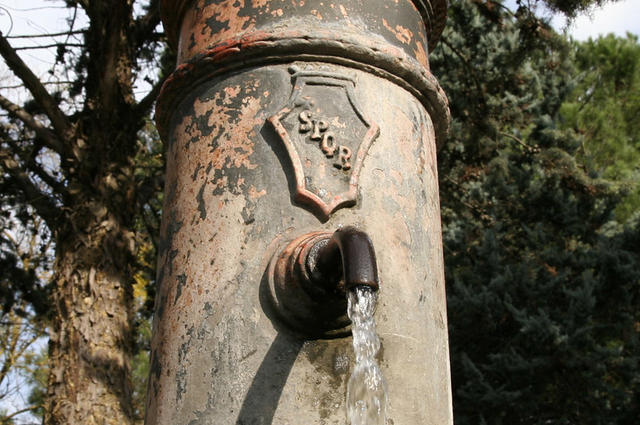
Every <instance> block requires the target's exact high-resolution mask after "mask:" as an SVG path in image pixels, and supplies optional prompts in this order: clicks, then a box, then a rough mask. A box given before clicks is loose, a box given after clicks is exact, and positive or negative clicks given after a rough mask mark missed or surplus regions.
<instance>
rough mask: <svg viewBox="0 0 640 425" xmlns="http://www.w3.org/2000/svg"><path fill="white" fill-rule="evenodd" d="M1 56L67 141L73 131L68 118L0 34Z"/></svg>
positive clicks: (57, 131)
mask: <svg viewBox="0 0 640 425" xmlns="http://www.w3.org/2000/svg"><path fill="white" fill-rule="evenodd" d="M0 55H2V57H3V58H4V60H5V62H6V63H7V66H8V67H9V68H10V69H11V71H13V73H14V74H15V75H16V76H17V77H18V78H19V79H20V80H22V82H23V83H24V85H25V87H26V88H27V89H28V90H29V92H31V95H32V96H33V98H34V99H35V101H36V102H37V103H38V105H40V106H41V107H42V109H43V110H44V112H45V114H46V115H47V116H48V117H49V119H50V120H51V124H52V125H53V128H54V130H55V131H56V133H57V134H58V137H60V138H61V139H63V140H64V139H65V138H66V137H67V135H68V133H69V131H70V130H71V124H70V123H69V121H68V119H67V116H66V115H65V114H64V113H63V112H62V111H61V110H60V108H59V107H58V104H57V103H56V101H55V99H54V98H53V97H52V96H51V95H50V94H49V92H48V91H47V89H46V88H45V87H44V85H43V84H42V82H41V81H40V79H39V78H38V77H36V75H35V74H34V73H33V72H32V71H31V69H30V68H29V67H28V66H27V64H25V63H24V61H23V60H22V59H20V57H19V56H18V54H17V53H16V51H15V49H14V48H13V47H11V45H10V44H9V42H7V39H6V38H5V37H4V36H3V35H2V33H0Z"/></svg>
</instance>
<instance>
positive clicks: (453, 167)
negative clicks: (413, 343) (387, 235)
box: [432, 1, 640, 425]
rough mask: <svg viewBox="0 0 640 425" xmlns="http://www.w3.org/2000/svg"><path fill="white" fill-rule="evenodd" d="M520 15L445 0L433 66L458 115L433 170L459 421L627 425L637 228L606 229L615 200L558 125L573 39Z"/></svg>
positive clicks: (637, 301)
mask: <svg viewBox="0 0 640 425" xmlns="http://www.w3.org/2000/svg"><path fill="white" fill-rule="evenodd" d="M521 13H522V12H521ZM522 17H523V16H522V15H521V14H520V15H519V16H514V15H511V14H510V13H509V12H508V11H506V10H504V9H501V8H494V9H492V10H488V9H487V8H486V4H480V3H476V2H467V1H458V2H455V3H453V4H452V6H451V10H450V15H449V18H450V19H449V22H448V27H447V29H446V30H445V34H444V35H443V37H442V41H443V42H442V44H441V45H440V47H439V48H438V49H436V52H435V54H434V55H433V57H432V65H433V69H434V72H435V73H436V74H437V75H439V78H440V81H441V83H442V84H443V86H444V89H445V91H446V92H447V94H448V95H449V97H450V102H451V105H452V106H451V108H452V115H453V123H452V134H451V137H450V139H449V141H448V142H447V144H446V145H445V147H444V148H443V151H442V152H441V154H440V158H439V168H440V175H441V196H442V216H443V224H444V231H443V232H444V233H443V238H444V249H445V264H446V278H447V286H448V289H447V290H448V311H449V326H450V328H449V332H450V341H451V361H452V374H453V390H454V418H455V422H456V424H459V425H465V424H473V425H476V424H492V425H493V424H577V423H580V424H605V423H606V424H630V423H633V421H634V420H635V419H636V418H637V417H639V416H640V400H639V399H638V394H640V388H639V386H640V381H639V380H638V375H637V370H638V361H640V351H639V350H638V348H639V342H640V334H639V331H640V329H639V327H638V323H640V313H639V312H640V284H639V282H640V268H639V266H640V257H639V255H638V246H640V244H639V243H640V239H639V238H640V222H639V221H640V220H638V219H635V220H630V221H629V222H627V223H626V224H625V225H622V224H619V223H618V222H616V221H615V220H614V217H615V215H614V214H613V211H614V210H615V208H616V207H617V205H619V202H620V196H619V193H618V191H617V190H615V187H614V185H612V183H611V182H609V181H607V180H605V179H603V178H600V177H598V174H597V173H595V172H593V170H590V169H589V168H588V167H587V166H586V165H585V164H583V163H581V162H580V161H579V158H580V155H579V150H580V148H581V140H582V139H581V136H580V134H579V132H577V131H576V130H575V129H569V128H565V127H563V126H561V125H560V119H559V111H560V109H561V106H562V105H563V103H564V102H565V101H566V99H568V96H570V94H571V93H572V92H573V90H574V88H575V87H576V85H577V84H578V81H577V80H576V78H575V77H574V75H575V65H574V57H573V50H572V48H571V45H570V44H569V43H568V42H567V41H566V40H564V39H563V38H561V37H559V36H557V35H556V34H554V33H553V31H552V30H551V29H550V28H548V27H547V26H546V25H545V24H544V23H543V22H540V21H537V20H532V19H530V18H531V17H530V16H529V17H527V16H524V18H527V19H524V20H523V19H522Z"/></svg>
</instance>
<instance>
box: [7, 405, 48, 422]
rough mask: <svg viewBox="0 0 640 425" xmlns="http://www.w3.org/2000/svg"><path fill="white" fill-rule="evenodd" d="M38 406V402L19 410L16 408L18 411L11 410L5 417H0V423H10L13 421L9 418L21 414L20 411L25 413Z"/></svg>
mask: <svg viewBox="0 0 640 425" xmlns="http://www.w3.org/2000/svg"><path fill="white" fill-rule="evenodd" d="M39 407H40V405H39V404H33V405H31V406H29V407H25V408H24V409H20V410H18V411H15V412H13V413H12V414H10V415H8V416H5V417H3V418H0V423H1V424H5V423H6V424H10V423H13V422H12V421H11V419H12V418H14V417H16V416H18V415H20V414H22V413H27V412H30V411H32V410H36V409H37V408H39Z"/></svg>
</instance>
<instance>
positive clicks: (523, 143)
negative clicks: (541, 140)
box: [500, 131, 540, 153]
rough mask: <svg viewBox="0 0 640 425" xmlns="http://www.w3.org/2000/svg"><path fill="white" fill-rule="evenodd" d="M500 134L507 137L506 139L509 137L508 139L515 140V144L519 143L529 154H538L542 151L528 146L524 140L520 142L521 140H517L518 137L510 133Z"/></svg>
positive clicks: (502, 132)
mask: <svg viewBox="0 0 640 425" xmlns="http://www.w3.org/2000/svg"><path fill="white" fill-rule="evenodd" d="M500 134H501V135H502V136H505V137H507V138H509V139H511V140H513V141H514V142H516V143H518V144H519V145H520V146H522V147H523V148H525V149H526V151H527V152H528V153H536V152H539V151H540V149H538V148H536V147H533V146H529V145H527V144H526V143H525V142H523V141H522V140H520V139H519V138H517V137H516V136H514V135H513V134H509V133H506V132H504V131H501V132H500Z"/></svg>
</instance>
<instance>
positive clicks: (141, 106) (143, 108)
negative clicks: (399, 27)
mask: <svg viewBox="0 0 640 425" xmlns="http://www.w3.org/2000/svg"><path fill="white" fill-rule="evenodd" d="M165 80H166V77H163V78H161V79H160V80H158V81H156V83H155V84H154V85H153V87H151V90H150V91H149V93H147V95H146V96H145V97H143V98H142V99H141V100H140V102H138V104H137V105H135V106H134V111H133V113H134V116H136V117H137V118H138V119H140V118H142V117H143V116H145V115H146V114H147V113H148V112H149V109H151V106H152V105H153V102H155V101H156V98H157V97H158V94H160V90H161V89H162V85H163V84H164V81H165Z"/></svg>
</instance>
